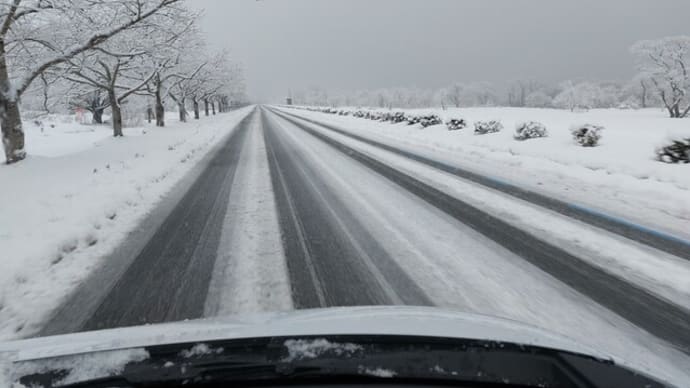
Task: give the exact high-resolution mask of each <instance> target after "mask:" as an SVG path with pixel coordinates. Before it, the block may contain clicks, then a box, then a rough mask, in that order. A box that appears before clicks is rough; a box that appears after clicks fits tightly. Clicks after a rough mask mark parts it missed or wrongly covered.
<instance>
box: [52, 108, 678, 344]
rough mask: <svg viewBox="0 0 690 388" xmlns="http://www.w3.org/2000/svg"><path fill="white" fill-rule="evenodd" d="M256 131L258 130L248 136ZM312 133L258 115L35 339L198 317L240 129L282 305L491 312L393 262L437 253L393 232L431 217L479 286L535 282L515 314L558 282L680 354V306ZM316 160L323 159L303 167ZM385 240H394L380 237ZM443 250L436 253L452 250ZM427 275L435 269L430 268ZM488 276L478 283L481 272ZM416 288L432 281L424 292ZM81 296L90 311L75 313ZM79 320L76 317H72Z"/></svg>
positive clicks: (644, 239) (654, 243) (652, 241)
mask: <svg viewBox="0 0 690 388" xmlns="http://www.w3.org/2000/svg"><path fill="white" fill-rule="evenodd" d="M257 121H258V122H259V125H254V126H252V125H250V124H251V123H256V122H257ZM313 124H319V123H315V122H311V123H308V122H307V121H306V120H303V119H300V118H297V117H295V116H292V115H289V114H286V113H284V112H279V111H276V110H274V109H269V108H264V107H259V108H257V109H256V110H255V111H254V112H253V113H252V114H250V115H249V116H248V117H247V119H245V120H244V121H243V122H242V123H241V124H240V125H239V126H238V127H237V128H236V129H235V130H234V132H233V133H232V135H231V136H230V137H229V138H228V140H227V141H226V143H225V144H223V145H222V147H220V148H219V149H218V150H217V152H216V153H215V154H214V155H213V156H212V157H211V158H210V159H209V162H208V164H207V165H206V166H205V167H204V169H203V171H201V172H200V174H199V175H198V177H196V178H195V180H194V182H193V183H192V184H190V185H189V188H188V190H187V191H186V193H185V194H184V195H182V196H181V199H179V201H178V202H176V203H175V205H174V206H172V208H171V210H170V211H169V212H168V213H167V214H166V216H165V219H164V220H163V221H162V222H161V223H160V226H159V227H158V228H157V230H155V231H154V232H153V233H152V236H151V238H150V239H148V240H147V241H146V242H145V243H144V244H142V247H141V249H138V250H137V252H136V254H133V256H132V258H133V259H132V260H130V261H129V262H128V264H127V265H126V268H123V270H122V271H120V272H119V273H117V276H116V277H117V278H116V279H111V281H110V282H98V281H95V280H93V281H91V282H90V284H91V285H90V286H88V287H82V289H80V290H79V291H78V292H76V293H75V295H73V297H72V298H70V299H69V300H67V301H66V302H65V304H64V305H63V306H62V307H61V308H60V309H59V310H58V311H57V312H56V313H55V315H54V317H53V319H52V320H51V321H50V322H49V323H48V325H47V326H46V329H45V330H44V333H48V334H54V333H59V332H64V331H75V330H94V329H103V328H112V327H122V326H133V325H141V324H148V323H159V322H169V321H180V320H184V319H194V318H200V317H203V316H204V305H205V302H206V299H207V297H208V293H209V291H208V290H209V285H210V283H211V281H212V278H213V277H214V268H215V267H216V265H217V263H216V260H217V259H218V257H219V255H218V249H219V241H220V240H221V237H222V236H221V234H222V233H223V230H224V229H223V223H224V222H227V219H226V217H225V216H226V211H227V208H228V199H229V198H230V197H231V195H230V194H231V192H232V190H233V188H234V185H233V181H234V177H235V173H236V171H237V169H238V166H239V164H240V161H241V158H240V154H241V152H242V150H243V148H246V147H253V146H254V145H253V144H254V143H253V142H249V141H248V140H247V139H248V136H247V133H248V131H250V130H260V131H261V132H262V139H263V143H264V144H265V157H266V159H267V161H268V172H267V179H270V183H271V185H270V186H271V187H272V190H273V198H274V200H275V208H276V209H275V211H276V213H277V219H278V227H279V230H280V238H281V241H282V247H283V253H284V257H285V261H286V269H287V273H286V276H287V277H288V281H289V288H290V292H291V295H290V297H291V299H292V304H293V305H292V307H294V308H314V307H326V306H352V305H403V304H404V305H441V306H444V305H446V304H448V303H446V302H445V301H446V300H450V301H465V303H466V304H467V306H473V308H474V310H481V308H482V306H493V305H494V304H500V303H502V301H500V300H491V295H492V294H491V293H489V292H487V293H485V294H482V295H483V298H486V300H484V299H482V300H483V302H482V303H478V302H477V301H478V300H479V299H478V298H479V297H477V298H475V297H473V296H472V295H470V294H469V293H465V292H456V294H453V292H455V291H453V290H454V289H453V288H452V287H455V286H457V287H466V288H465V289H470V288H471V287H475V288H476V287H479V288H481V287H482V286H481V284H482V283H481V282H480V281H479V279H478V278H477V276H475V275H471V274H470V273H469V271H468V273H467V274H466V276H467V277H466V278H463V274H462V273H460V274H457V275H453V276H454V277H453V278H452V279H450V280H448V285H449V286H448V287H445V288H446V289H447V290H446V292H445V294H444V297H445V298H447V299H444V298H443V297H440V296H439V295H441V294H440V293H441V291H439V290H442V289H443V288H444V287H443V286H441V285H440V283H441V281H440V280H439V281H438V282H439V284H437V285H433V284H429V283H432V282H436V280H433V279H441V278H444V276H445V278H448V274H443V273H438V274H436V273H435V272H434V269H433V268H432V267H424V265H423V263H421V262H420V264H419V266H418V267H419V268H418V270H415V264H414V263H412V264H410V261H409V260H408V261H404V260H402V259H401V258H402V257H403V256H414V255H417V256H425V255H426V257H429V256H432V255H433V254H432V253H429V252H436V251H434V249H437V250H440V249H441V247H440V245H443V244H445V243H446V242H445V241H444V240H443V239H439V240H438V241H436V242H431V241H428V242H426V244H425V243H419V244H415V243H414V242H413V238H412V237H409V238H407V237H405V236H403V235H402V234H401V233H403V232H399V230H412V231H414V228H415V227H418V226H419V225H425V226H424V227H425V228H426V229H424V230H423V231H420V233H419V234H420V235H425V233H430V232H433V230H431V231H430V230H429V229H434V228H435V226H434V225H435V224H434V222H437V221H428V220H429V219H432V218H433V219H434V220H435V219H436V218H438V219H440V220H443V223H442V224H441V223H440V221H439V222H438V230H439V232H438V235H441V234H442V233H441V230H442V229H443V228H444V227H445V228H446V229H445V230H448V228H451V230H457V231H458V232H457V233H458V237H457V238H456V237H453V238H452V239H451V240H453V241H455V242H457V245H455V246H452V247H451V248H450V249H445V251H451V253H453V254H455V255H457V256H467V255H468V254H471V252H474V253H475V254H476V252H485V253H481V255H483V257H484V258H485V259H486V263H487V266H488V268H486V269H480V271H479V272H480V273H483V274H484V275H486V273H487V272H491V271H493V270H495V271H497V272H501V271H511V269H506V268H503V266H504V265H505V266H508V265H509V266H515V268H517V269H516V270H512V271H517V270H519V271H523V270H524V271H527V272H529V271H532V270H531V269H530V268H533V269H534V270H533V271H532V272H529V273H533V276H534V279H537V280H533V281H532V280H530V279H525V281H524V283H525V285H524V287H525V288H526V289H527V291H524V292H525V293H526V294H525V295H533V296H528V297H525V298H523V299H519V298H518V302H517V303H518V304H519V303H525V304H526V305H529V307H527V308H526V310H530V309H531V310H535V308H534V307H531V306H533V303H537V301H536V299H537V296H539V293H540V291H539V289H537V288H535V287H536V286H535V285H534V284H535V283H539V282H544V283H548V284H549V287H557V286H554V285H560V286H562V287H561V288H559V290H560V291H558V292H555V293H556V294H557V295H555V296H552V297H553V298H557V297H561V296H560V295H561V294H562V295H564V296H562V298H563V300H567V301H573V300H586V301H588V302H587V303H589V304H591V305H592V306H594V307H587V309H586V310H587V311H593V310H596V309H601V311H606V312H607V313H611V316H613V317H615V319H621V321H622V322H627V323H630V324H631V325H632V326H634V327H636V328H639V329H641V330H643V331H645V332H647V333H649V334H651V335H652V336H653V337H655V338H658V339H660V340H661V341H665V343H668V344H670V345H671V346H672V347H674V348H676V349H678V350H680V351H682V352H684V353H690V312H688V311H687V309H685V308H684V307H681V306H678V305H675V304H673V303H672V302H670V301H667V300H665V299H663V298H662V297H659V296H656V295H654V294H653V293H651V292H650V291H647V290H646V289H644V288H642V287H640V286H637V285H634V284H632V283H630V282H628V281H625V280H623V279H622V278H620V277H617V276H615V275H614V274H610V273H607V272H605V271H603V270H601V269H600V268H597V267H595V266H593V265H591V264H588V263H587V262H586V261H584V260H582V259H581V258H579V257H577V256H575V255H573V254H572V253H569V252H567V251H566V250H564V249H562V248H560V247H558V246H555V245H553V244H550V243H549V242H547V241H543V240H541V239H539V238H538V237H535V236H533V235H531V234H530V233H528V232H525V231H522V230H520V229H519V228H517V227H515V226H513V225H511V224H509V223H507V222H505V221H503V220H501V219H499V218H497V217H495V216H493V215H490V214H488V213H487V212H485V211H483V210H482V209H479V208H476V207H474V206H472V205H470V204H469V203H467V202H465V201H463V200H462V199H461V198H456V197H453V196H451V195H450V194H447V193H446V192H444V191H442V190H441V189H439V188H437V187H433V186H431V185H430V184H428V183H425V182H422V181H421V180H419V179H417V178H415V177H413V176H411V175H409V174H408V173H406V172H404V171H401V170H399V169H396V168H395V167H394V166H390V165H387V164H386V163H384V162H382V161H380V160H377V159H376V158H374V157H372V156H371V155H368V154H366V153H363V152H361V151H358V150H357V149H355V148H352V147H351V146H349V145H347V144H344V143H343V142H340V141H339V140H337V139H336V138H335V137H331V136H329V135H328V132H329V131H332V132H340V133H341V134H342V131H339V130H338V129H337V128H333V127H329V126H328V125H322V126H321V127H322V130H318V131H317V130H315V129H314V127H313ZM257 128H258V129H257ZM348 136H350V137H354V136H352V135H348ZM354 138H355V139H356V140H358V141H364V142H366V143H368V144H369V145H374V146H378V147H381V148H382V149H385V150H387V151H391V152H396V153H398V154H400V155H403V156H405V157H408V158H410V160H413V161H415V162H418V163H421V164H425V165H427V166H430V167H433V168H437V169H441V170H444V171H446V172H450V173H452V174H455V175H458V176H461V177H462V178H464V179H468V180H470V181H473V182H475V183H476V184H478V185H483V186H489V187H491V188H492V189H496V190H499V191H503V192H505V193H506V194H509V195H512V196H515V197H518V198H520V199H522V200H529V201H531V202H534V203H536V204H537V205H539V206H542V207H546V208H549V209H551V210H556V211H558V212H560V213H561V214H563V215H566V216H568V217H573V218H575V219H578V220H579V221H584V222H587V223H589V224H591V225H593V227H598V228H602V229H605V230H608V231H609V232H613V233H617V234H620V235H622V236H625V237H626V238H630V239H632V240H635V241H636V242H637V243H643V244H647V245H649V246H651V247H654V248H655V249H660V250H664V251H666V252H669V253H672V254H674V255H676V256H678V257H682V258H686V259H687V258H688V251H687V250H686V247H683V246H682V244H681V243H679V242H674V241H670V240H668V239H666V240H664V239H665V237H664V236H660V235H655V234H654V233H644V231H640V230H634V229H631V228H629V227H627V226H626V225H624V224H620V223H617V222H616V221H613V220H606V219H603V218H600V217H597V216H596V215H592V214H587V213H586V212H584V211H581V210H578V209H574V208H571V207H567V206H564V205H563V204H562V203H559V202H558V201H556V200H553V199H550V198H547V197H543V196H540V195H539V194H538V193H533V192H526V191H522V190H520V189H519V188H515V187H505V186H503V185H500V184H498V183H496V182H492V181H490V180H487V179H485V178H483V177H481V176H475V175H469V173H468V172H465V171H462V170H458V169H457V168H455V167H452V166H447V165H444V164H442V163H439V162H436V161H433V160H429V159H426V158H422V157H419V156H418V155H414V154H410V153H407V152H405V151H401V150H397V149H394V148H392V147H389V146H386V145H385V144H380V143H376V142H372V141H370V140H367V139H362V138H359V139H357V138H356V137H354ZM318 155H322V157H321V159H319V161H318V162H315V160H316V159H315V158H316V157H317V156H318ZM324 155H325V156H324ZM240 167H241V166H240ZM329 171H330V172H329ZM355 172H357V174H360V175H359V176H361V182H351V181H350V182H349V184H350V185H352V186H353V187H355V188H354V189H352V191H351V192H347V193H346V192H344V190H343V189H342V187H344V186H343V185H346V184H347V183H348V182H345V181H347V180H348V179H351V180H352V179H359V178H358V175H348V174H354V173H355ZM349 176H352V177H354V178H348V177H349ZM338 182H340V183H338ZM363 186H365V187H363ZM357 193H359V195H360V196H367V195H371V197H370V198H368V199H366V198H365V199H362V198H364V197H362V198H360V199H359V200H358V201H359V202H357V200H356V199H355V197H356V196H357ZM367 193H369V194H367ZM376 201H379V202H378V203H379V205H376V203H377V202H376ZM367 206H379V207H382V208H383V207H385V208H387V209H388V210H387V212H388V213H386V214H391V215H392V216H391V217H393V216H395V217H397V218H395V221H390V220H389V222H388V224H386V222H385V221H386V220H385V219H383V218H385V217H384V216H377V217H378V218H376V217H374V216H373V215H372V217H371V218H372V219H374V218H376V220H373V221H372V222H371V223H370V222H368V220H367V218H366V217H364V218H363V217H362V213H364V214H366V212H367V210H366V209H367ZM434 217H436V218H434ZM379 218H380V219H379ZM391 219H392V218H391ZM377 220H378V221H377ZM376 222H379V223H380V224H381V225H389V226H388V227H379V228H377V229H375V231H374V232H372V230H373V229H372V228H375V225H378V224H376ZM372 225H374V226H372ZM396 231H397V232H396ZM461 232H462V233H461ZM395 233H397V235H396V234H395ZM412 233H414V232H412ZM443 233H448V232H443ZM388 235H390V236H394V235H396V236H397V237H390V238H388V237H386V236H388ZM382 236H384V237H382ZM463 236H464V237H463ZM477 236H479V237H477ZM396 239H397V240H396ZM395 241H399V242H395ZM453 241H450V242H448V244H450V245H452V244H453ZM460 242H462V244H461V243H460ZM679 244H680V245H679ZM427 245H428V246H427ZM450 245H449V246H450ZM476 246H478V247H476ZM453 250H459V251H462V252H453ZM393 252H395V253H393ZM425 252H426V253H425ZM468 252H470V253H468ZM493 255H496V256H501V255H503V256H506V257H510V258H512V259H511V260H512V262H511V261H507V263H508V264H500V265H498V264H496V265H495V267H493V268H492V267H491V265H490V264H488V263H491V257H493ZM242 259H243V258H241V257H233V258H232V260H242ZM468 260H469V259H468ZM474 260H476V258H474ZM438 267H439V266H437V267H434V268H437V269H436V270H438ZM511 268H512V267H511ZM441 269H442V268H441ZM448 271H449V272H452V269H451V268H450V267H449V269H448ZM487 276H489V278H490V277H491V276H492V275H490V274H489V275H487ZM496 276H498V275H496ZM501 276H503V275H501ZM516 276H518V275H516ZM530 276H532V275H530ZM420 279H430V280H428V281H426V282H424V281H422V280H420ZM497 282H498V283H500V281H497ZM87 283H88V282H87ZM504 283H505V282H504ZM94 284H96V285H94ZM98 285H102V286H100V287H98ZM435 286H436V287H435ZM506 287H508V285H506ZM545 287H546V286H545ZM561 289H562V290H561ZM530 293H531V294H530ZM541 294H545V293H544V292H541ZM85 295H88V298H87V297H85ZM540 297H541V296H540ZM545 297H546V296H545ZM549 297H551V296H549ZM87 299H88V303H85V302H84V301H85V300H87ZM499 299H500V298H499ZM554 300H556V299H554ZM545 303H547V304H548V303H550V304H551V305H553V304H554V302H545ZM573 303H576V302H573ZM458 304H460V302H458ZM480 305H481V306H480ZM77 310H79V311H80V313H79V314H76V313H74V312H75V311H77ZM612 319H614V318H612ZM66 322H69V324H67V323H66ZM613 326H616V324H614V325H613Z"/></svg>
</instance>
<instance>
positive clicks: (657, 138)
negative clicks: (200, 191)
mask: <svg viewBox="0 0 690 388" xmlns="http://www.w3.org/2000/svg"><path fill="white" fill-rule="evenodd" d="M350 109H353V110H354V109H356V108H350ZM394 111H397V110H394ZM289 112H291V113H296V114H298V115H302V116H304V117H309V118H312V119H316V120H321V121H323V122H328V123H331V124H334V125H337V126H340V127H341V128H343V129H346V130H349V131H352V132H353V133H356V134H359V135H364V136H367V137H369V138H372V139H375V140H379V141H384V142H386V143H389V144H392V145H397V146H400V147H403V148H407V149H411V150H413V151H414V152H417V153H421V154H423V155H426V156H430V157H433V158H435V159H438V160H442V161H449V162H451V163H455V164H457V165H460V166H462V167H464V168H467V169H470V170H473V171H476V172H479V173H483V174H486V175H489V176H492V177H496V178H499V179H502V180H506V181H509V182H511V183H514V184H517V185H519V186H522V187H525V188H528V189H533V190H537V191H540V192H543V193H546V194H550V195H553V196H555V197H557V198H561V199H567V200H569V201H572V202H575V203H579V204H581V205H584V206H588V207H590V208H594V209H596V210H599V211H603V212H605V213H608V214H611V215H616V216H619V217H623V218H625V219H628V220H630V221H632V222H637V223H640V224H643V225H646V226H649V227H652V228H654V229H657V230H662V231H667V232H669V233H671V234H674V235H676V236H679V237H681V238H684V239H687V240H690V166H689V165H682V164H675V165H674V164H666V163H661V162H658V161H656V160H655V159H654V156H655V153H654V152H655V149H656V148H657V147H658V146H660V145H664V144H668V142H669V139H672V138H680V137H682V138H688V137H690V120H685V119H670V118H667V116H666V113H665V112H663V111H661V110H658V109H645V110H617V109H595V110H591V111H588V112H570V111H565V110H556V109H534V108H460V109H455V108H453V109H448V110H446V111H443V110H441V109H438V110H429V109H424V110H405V112H410V113H413V114H414V113H416V114H423V113H434V114H437V115H439V116H441V117H442V118H443V119H444V121H446V120H447V119H449V118H464V119H465V120H467V122H468V126H467V128H465V129H462V130H458V131H448V130H447V128H446V126H445V125H438V126H432V127H428V128H426V129H422V128H421V126H420V125H413V126H408V125H407V124H405V123H403V124H390V123H381V122H376V121H370V120H366V119H363V118H355V117H349V116H337V115H332V114H325V113H320V112H310V111H304V110H295V109H290V110H289ZM478 120H482V121H488V120H500V121H501V122H502V123H503V125H504V127H505V128H504V130H503V131H501V132H499V133H493V134H487V135H474V133H473V132H474V127H473V124H474V122H475V121H478ZM523 121H538V122H541V123H543V124H545V125H546V127H547V130H548V133H549V136H548V137H546V138H540V139H531V140H526V141H516V140H514V139H513V133H514V128H515V124H516V123H518V122H523ZM582 123H591V124H596V125H602V126H604V127H605V130H604V131H603V138H602V140H601V142H600V145H599V146H598V147H589V148H586V147H580V146H578V145H576V144H575V143H574V141H573V139H572V136H571V134H570V130H569V129H570V127H571V126H572V125H574V124H582Z"/></svg>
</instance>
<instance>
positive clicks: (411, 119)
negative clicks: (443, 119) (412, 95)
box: [405, 115, 422, 125]
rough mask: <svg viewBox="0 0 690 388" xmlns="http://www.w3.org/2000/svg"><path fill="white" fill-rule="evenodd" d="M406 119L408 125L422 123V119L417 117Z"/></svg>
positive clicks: (407, 117)
mask: <svg viewBox="0 0 690 388" xmlns="http://www.w3.org/2000/svg"><path fill="white" fill-rule="evenodd" d="M405 119H406V120H407V125H415V124H419V123H420V122H421V121H422V118H421V117H420V116H416V115H407V116H406V117H405Z"/></svg>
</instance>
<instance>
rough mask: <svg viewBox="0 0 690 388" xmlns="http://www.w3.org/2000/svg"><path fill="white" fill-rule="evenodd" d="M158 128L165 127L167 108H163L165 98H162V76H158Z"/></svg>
mask: <svg viewBox="0 0 690 388" xmlns="http://www.w3.org/2000/svg"><path fill="white" fill-rule="evenodd" d="M155 85H156V93H155V97H156V107H155V111H156V126H157V127H165V106H163V98H161V86H162V84H161V81H160V76H158V75H157V76H156V82H155Z"/></svg>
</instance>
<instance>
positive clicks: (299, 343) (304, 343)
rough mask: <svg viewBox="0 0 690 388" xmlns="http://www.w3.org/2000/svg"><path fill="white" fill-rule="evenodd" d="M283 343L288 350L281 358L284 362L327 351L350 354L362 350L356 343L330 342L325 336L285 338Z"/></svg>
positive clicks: (315, 355)
mask: <svg viewBox="0 0 690 388" xmlns="http://www.w3.org/2000/svg"><path fill="white" fill-rule="evenodd" d="M283 345H284V346H285V348H286V349H287V351H288V356H287V357H285V358H284V359H283V360H282V361H284V362H292V361H295V360H306V359H310V358H317V357H319V356H321V355H322V354H324V353H329V352H330V353H334V354H335V355H337V356H351V355H353V354H354V353H356V352H358V351H361V350H362V347H361V346H360V345H357V344H353V343H347V342H346V343H338V342H330V341H328V340H327V339H325V338H317V339H298V340H294V339H290V340H286V341H285V343H284V344H283Z"/></svg>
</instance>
